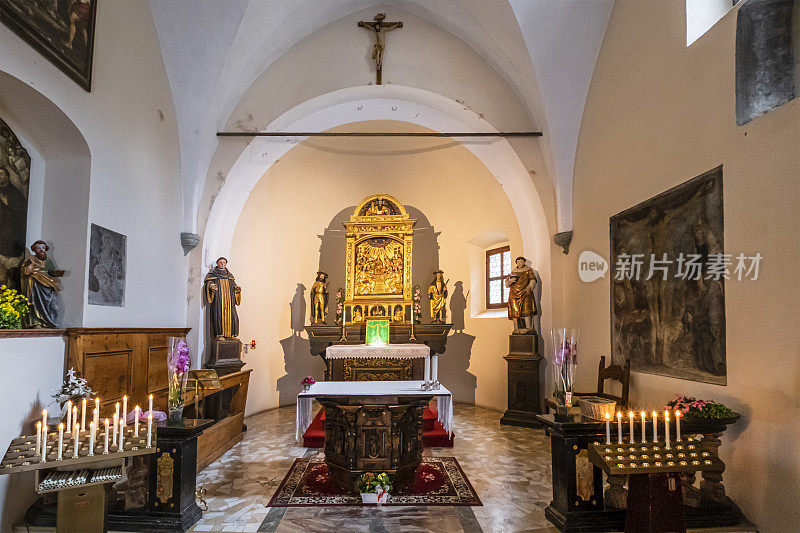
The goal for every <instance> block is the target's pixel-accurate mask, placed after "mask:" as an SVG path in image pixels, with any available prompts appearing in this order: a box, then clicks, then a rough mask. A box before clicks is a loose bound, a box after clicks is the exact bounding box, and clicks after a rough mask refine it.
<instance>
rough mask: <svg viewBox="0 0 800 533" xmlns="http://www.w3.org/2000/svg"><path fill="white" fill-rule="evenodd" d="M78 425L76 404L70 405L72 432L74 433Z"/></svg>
mask: <svg viewBox="0 0 800 533" xmlns="http://www.w3.org/2000/svg"><path fill="white" fill-rule="evenodd" d="M76 427H78V406H77V405H73V406H72V432H73V433H75V428H76Z"/></svg>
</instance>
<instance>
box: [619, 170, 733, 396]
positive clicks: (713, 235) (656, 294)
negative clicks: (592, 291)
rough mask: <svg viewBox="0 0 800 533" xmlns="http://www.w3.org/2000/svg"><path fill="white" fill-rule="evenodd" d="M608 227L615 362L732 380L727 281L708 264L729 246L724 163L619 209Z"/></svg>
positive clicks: (699, 377)
mask: <svg viewBox="0 0 800 533" xmlns="http://www.w3.org/2000/svg"><path fill="white" fill-rule="evenodd" d="M610 233H611V267H612V271H614V275H613V276H612V279H611V326H612V332H611V338H612V350H613V359H614V361H615V362H617V363H618V364H621V363H622V362H624V360H625V359H626V358H630V359H631V369H632V370H634V371H637V372H644V373H648V374H659V375H665V376H670V377H675V378H682V379H689V380H693V381H702V382H706V383H715V384H720V385H724V384H726V383H727V377H726V376H727V370H726V363H725V280H724V277H722V276H717V275H713V274H712V273H711V272H709V269H708V265H709V264H710V261H712V262H713V259H714V258H715V257H717V258H718V257H720V256H721V255H716V254H723V251H724V242H723V196H722V167H718V168H716V169H714V170H711V171H709V172H706V173H705V174H702V175H700V176H698V177H696V178H694V179H692V180H689V181H687V182H685V183H683V184H681V185H678V186H677V187H675V188H673V189H670V190H668V191H666V192H664V193H662V194H659V195H658V196H655V197H653V198H650V199H649V200H646V201H645V202H642V203H641V204H639V205H636V206H634V207H631V208H630V209H627V210H625V211H623V212H621V213H619V214H617V215H614V216H613V217H611V219H610ZM637 259H638V261H639V262H640V266H639V267H638V268H637V266H636V265H637ZM690 264H693V265H697V266H695V267H694V268H693V269H691V270H690V268H689V265H690ZM623 265H627V267H626V268H622V269H621V268H620V267H621V266H623Z"/></svg>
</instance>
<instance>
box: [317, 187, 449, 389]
mask: <svg viewBox="0 0 800 533" xmlns="http://www.w3.org/2000/svg"><path fill="white" fill-rule="evenodd" d="M416 222H417V221H416V219H414V218H411V217H410V216H409V214H408V211H406V208H405V206H404V205H403V204H402V203H401V202H400V201H399V200H397V198H394V197H393V196H390V195H388V194H374V195H371V196H368V197H367V198H364V199H363V200H362V201H361V202H360V203H359V204H358V206H356V208H355V210H354V211H353V214H352V215H351V216H350V219H349V220H347V221H345V222H343V224H344V226H345V228H346V235H345V236H346V244H345V287H344V302H343V309H342V324H341V325H333V324H331V325H327V324H312V325H309V326H306V328H305V329H306V331H307V332H308V337H309V341H310V344H311V350H310V351H311V354H312V355H316V356H319V357H321V358H322V359H323V361H325V367H326V373H325V374H326V375H325V377H326V379H329V380H330V379H332V380H336V381H340V380H345V381H360V380H364V379H367V380H387V379H388V380H406V379H420V378H421V376H422V369H421V364H422V360H421V359H417V360H416V362H413V361H412V360H411V359H405V360H398V359H381V358H365V359H360V360H355V359H339V360H328V359H326V358H325V350H326V348H327V347H329V346H332V345H339V344H364V342H365V338H366V321H367V320H368V319H370V318H385V319H388V320H389V322H390V326H389V331H390V333H389V342H390V344H405V343H417V344H425V345H427V346H428V347H429V348H430V350H431V354H442V353H444V351H445V343H446V342H447V334H448V332H449V331H450V328H451V327H452V325H451V324H438V323H437V324H429V323H424V324H423V323H414V319H415V317H414V300H413V290H414V284H413V277H412V268H411V266H412V263H413V236H414V225H415V224H416ZM428 274H429V273H425V274H424V278H427V277H428ZM426 281H427V279H426ZM419 318H421V317H417V319H419ZM418 367H420V368H418Z"/></svg>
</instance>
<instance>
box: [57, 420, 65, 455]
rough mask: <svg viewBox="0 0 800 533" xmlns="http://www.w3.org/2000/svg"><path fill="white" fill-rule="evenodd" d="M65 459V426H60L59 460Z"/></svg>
mask: <svg viewBox="0 0 800 533" xmlns="http://www.w3.org/2000/svg"><path fill="white" fill-rule="evenodd" d="M63 458H64V424H59V425H58V460H59V461H60V460H62V459H63Z"/></svg>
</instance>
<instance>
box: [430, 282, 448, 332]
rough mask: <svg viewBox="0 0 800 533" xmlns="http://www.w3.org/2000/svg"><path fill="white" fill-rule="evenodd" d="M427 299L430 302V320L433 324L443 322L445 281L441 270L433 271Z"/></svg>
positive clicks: (445, 296)
mask: <svg viewBox="0 0 800 533" xmlns="http://www.w3.org/2000/svg"><path fill="white" fill-rule="evenodd" d="M428 299H429V300H430V302H431V321H432V322H433V323H435V324H444V322H445V315H446V309H445V302H446V300H447V282H446V281H444V272H442V271H441V270H437V271H435V272H434V273H433V281H432V282H431V286H430V287H428Z"/></svg>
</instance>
